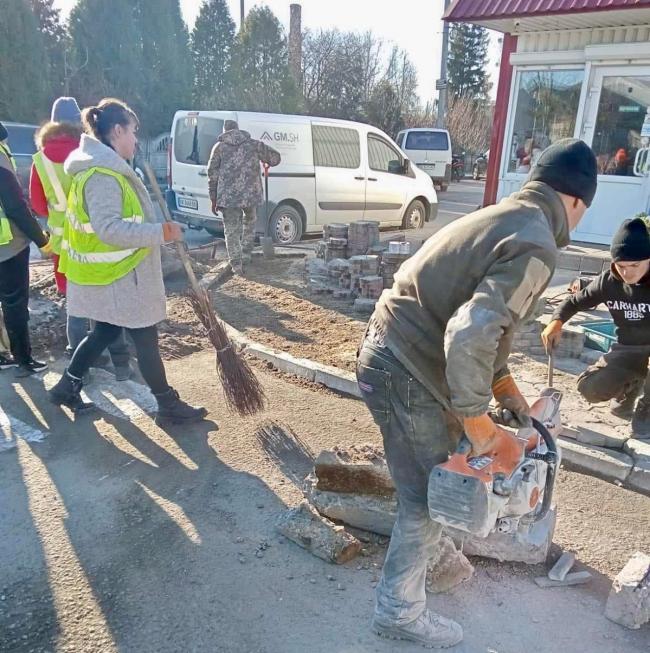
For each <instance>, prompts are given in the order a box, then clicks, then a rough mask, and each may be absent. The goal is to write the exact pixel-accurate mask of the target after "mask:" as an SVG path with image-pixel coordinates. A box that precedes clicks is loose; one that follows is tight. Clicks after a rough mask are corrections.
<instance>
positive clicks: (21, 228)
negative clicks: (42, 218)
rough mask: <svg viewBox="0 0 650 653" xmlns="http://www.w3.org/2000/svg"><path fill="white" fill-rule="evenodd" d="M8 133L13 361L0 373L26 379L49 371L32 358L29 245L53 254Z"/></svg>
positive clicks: (6, 236) (1, 260) (3, 279)
mask: <svg viewBox="0 0 650 653" xmlns="http://www.w3.org/2000/svg"><path fill="white" fill-rule="evenodd" d="M7 137H8V134H7V130H6V129H5V127H4V125H3V124H2V123H0V305H1V306H2V314H3V317H4V322H5V327H6V329H7V334H8V335H9V344H10V347H11V354H12V357H11V358H9V357H7V356H5V355H0V369H5V368H8V367H17V368H18V370H17V372H16V374H17V376H20V377H24V376H29V375H30V374H33V373H34V372H40V371H42V370H44V369H46V368H47V365H46V364H45V363H40V362H39V361H36V360H34V359H33V358H32V350H31V345H30V341H29V331H28V329H27V322H28V321H29V310H28V307H27V306H28V303H29V243H30V241H33V242H35V243H36V245H37V246H38V247H40V248H41V251H42V252H44V253H45V254H50V253H51V248H50V246H49V236H48V234H47V233H45V232H43V230H42V229H41V227H40V225H39V224H38V222H37V220H36V219H35V218H34V216H33V215H32V213H31V211H30V210H29V207H28V206H27V202H25V198H24V196H23V191H22V189H21V188H20V184H19V183H18V178H17V177H16V167H15V165H14V161H13V158H12V156H11V151H10V150H9V146H8V144H7V142H6V140H7Z"/></svg>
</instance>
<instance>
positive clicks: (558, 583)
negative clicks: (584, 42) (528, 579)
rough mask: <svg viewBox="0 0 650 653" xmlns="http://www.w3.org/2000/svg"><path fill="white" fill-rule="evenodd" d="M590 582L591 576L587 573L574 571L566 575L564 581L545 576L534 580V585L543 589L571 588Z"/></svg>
mask: <svg viewBox="0 0 650 653" xmlns="http://www.w3.org/2000/svg"><path fill="white" fill-rule="evenodd" d="M590 580H591V574H590V573H589V572H588V571H576V572H574V573H572V574H567V575H566V577H565V578H564V580H551V579H550V578H547V577H546V576H540V577H539V578H536V579H535V584H536V585H537V586H538V587H542V588H544V589H546V588H549V587H572V586H573V585H584V584H585V583H588V582H589V581H590Z"/></svg>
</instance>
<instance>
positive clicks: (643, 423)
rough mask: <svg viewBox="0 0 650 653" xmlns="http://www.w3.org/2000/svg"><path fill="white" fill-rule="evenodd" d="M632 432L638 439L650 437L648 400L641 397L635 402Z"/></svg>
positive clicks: (649, 404) (649, 402)
mask: <svg viewBox="0 0 650 653" xmlns="http://www.w3.org/2000/svg"><path fill="white" fill-rule="evenodd" d="M632 433H633V434H634V437H635V438H638V439H639V440H647V439H650V400H649V399H648V398H647V397H641V399H639V401H637V403H636V408H635V409H634V415H633V417H632Z"/></svg>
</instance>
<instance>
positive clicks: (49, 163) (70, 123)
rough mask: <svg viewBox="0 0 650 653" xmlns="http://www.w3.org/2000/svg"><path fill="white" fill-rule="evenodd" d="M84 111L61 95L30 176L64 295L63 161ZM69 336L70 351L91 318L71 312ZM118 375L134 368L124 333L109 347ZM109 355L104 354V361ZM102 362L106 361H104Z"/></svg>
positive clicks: (39, 138)
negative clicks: (46, 225)
mask: <svg viewBox="0 0 650 653" xmlns="http://www.w3.org/2000/svg"><path fill="white" fill-rule="evenodd" d="M82 131H83V130H82V128H81V111H80V109H79V105H78V104H77V101H76V100H75V99H74V98H73V97H60V98H57V99H56V100H55V101H54V103H53V104H52V112H51V117H50V120H49V122H46V123H45V124H44V125H43V126H42V127H41V128H40V129H39V130H38V132H37V134H36V137H35V140H36V146H37V147H38V152H36V154H34V156H33V157H32V159H33V164H32V170H31V175H30V179H29V201H30V204H31V206H32V210H33V211H34V212H35V213H36V214H37V215H40V216H44V217H46V218H47V224H48V230H49V232H50V236H51V238H50V242H51V244H52V251H53V256H52V259H53V263H54V279H55V281H56V288H57V290H58V292H59V293H60V294H61V295H65V294H66V280H65V276H64V275H63V274H62V273H61V272H60V271H59V256H60V254H61V241H62V239H63V224H64V221H65V214H66V210H67V207H68V192H69V191H70V185H71V183H72V177H71V176H70V175H69V174H67V173H66V172H65V170H64V169H63V163H64V162H65V160H66V159H67V158H68V156H69V155H70V153H71V152H73V151H74V150H76V149H77V148H78V147H79V139H80V138H81V134H82ZM66 335H67V337H68V346H67V351H68V353H69V354H70V355H72V354H73V353H74V350H75V349H76V348H77V347H78V346H79V343H80V342H81V341H82V340H83V339H84V338H85V337H86V335H88V320H87V319H86V318H81V317H73V316H71V315H68V317H67V320H66ZM108 351H109V353H110V358H111V361H112V363H113V367H114V372H115V376H116V378H117V379H118V380H119V381H125V380H126V379H128V378H130V377H131V375H132V373H133V371H132V369H131V366H130V365H129V358H130V355H129V348H128V345H127V343H126V339H125V337H124V331H122V334H121V335H120V337H119V338H118V339H117V340H116V341H115V342H114V343H112V344H111V345H110V346H109V347H108ZM106 359H107V356H106V355H105V354H103V355H102V357H101V361H106ZM101 361H100V362H98V363H97V364H98V365H100V366H101V365H103V363H102V362H101Z"/></svg>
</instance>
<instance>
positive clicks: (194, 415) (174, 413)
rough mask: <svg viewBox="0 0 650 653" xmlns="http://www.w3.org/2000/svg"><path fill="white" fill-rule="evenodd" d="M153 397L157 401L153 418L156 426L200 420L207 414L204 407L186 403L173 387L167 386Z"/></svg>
mask: <svg viewBox="0 0 650 653" xmlns="http://www.w3.org/2000/svg"><path fill="white" fill-rule="evenodd" d="M154 397H155V398H156V401H157V402H158V414H157V415H156V420H155V421H156V424H158V426H161V425H162V424H188V423H190V422H200V421H201V420H202V419H203V418H204V417H205V416H206V415H207V414H208V411H207V410H206V409H205V408H200V407H196V406H190V405H189V404H186V403H185V402H184V401H183V400H182V399H181V398H180V396H179V395H178V392H176V390H174V388H169V390H167V392H164V393H162V394H158V395H157V394H154Z"/></svg>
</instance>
